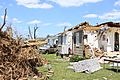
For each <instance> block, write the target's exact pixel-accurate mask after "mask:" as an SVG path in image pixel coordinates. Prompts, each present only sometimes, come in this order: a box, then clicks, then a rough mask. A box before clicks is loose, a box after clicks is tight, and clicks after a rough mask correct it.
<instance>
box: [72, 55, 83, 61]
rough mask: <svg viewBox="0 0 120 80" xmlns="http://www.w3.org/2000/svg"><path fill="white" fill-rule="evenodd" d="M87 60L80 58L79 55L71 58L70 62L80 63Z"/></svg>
mask: <svg viewBox="0 0 120 80" xmlns="http://www.w3.org/2000/svg"><path fill="white" fill-rule="evenodd" d="M84 59H85V58H84V57H82V56H78V55H73V56H72V57H71V58H70V62H78V61H81V60H84Z"/></svg>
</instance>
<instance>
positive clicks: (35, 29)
mask: <svg viewBox="0 0 120 80" xmlns="http://www.w3.org/2000/svg"><path fill="white" fill-rule="evenodd" d="M37 29H38V27H37V24H36V25H35V26H34V39H36V31H37Z"/></svg>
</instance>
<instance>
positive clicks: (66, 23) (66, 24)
mask: <svg viewBox="0 0 120 80" xmlns="http://www.w3.org/2000/svg"><path fill="white" fill-rule="evenodd" d="M57 26H72V24H71V23H69V22H63V23H59V24H57Z"/></svg>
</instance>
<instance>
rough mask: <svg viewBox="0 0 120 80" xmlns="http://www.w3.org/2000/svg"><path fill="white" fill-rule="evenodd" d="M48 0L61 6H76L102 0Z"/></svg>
mask: <svg viewBox="0 0 120 80" xmlns="http://www.w3.org/2000/svg"><path fill="white" fill-rule="evenodd" d="M50 1H52V2H55V3H57V4H59V5H60V6H62V7H71V6H75V7H78V6H81V5H83V4H86V3H96V2H100V1H102V0H50Z"/></svg>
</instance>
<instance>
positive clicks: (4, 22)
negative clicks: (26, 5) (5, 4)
mask: <svg viewBox="0 0 120 80" xmlns="http://www.w3.org/2000/svg"><path fill="white" fill-rule="evenodd" d="M6 16H7V8H6V9H5V14H4V18H3V19H4V21H3V24H2V26H1V27H0V31H1V30H2V28H3V27H4V26H5V24H6Z"/></svg>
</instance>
